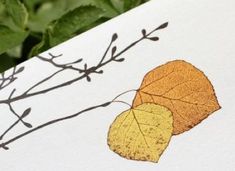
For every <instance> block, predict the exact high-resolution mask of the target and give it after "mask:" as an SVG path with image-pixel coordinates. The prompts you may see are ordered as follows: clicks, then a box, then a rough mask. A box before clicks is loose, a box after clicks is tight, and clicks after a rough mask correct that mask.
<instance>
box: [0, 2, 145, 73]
mask: <svg viewBox="0 0 235 171" xmlns="http://www.w3.org/2000/svg"><path fill="white" fill-rule="evenodd" d="M146 1H148V0H0V71H1V68H6V69H7V68H8V67H9V66H12V65H14V64H15V63H16V61H17V62H18V63H19V62H22V61H24V60H26V59H27V57H28V55H29V56H30V57H31V56H35V55H37V54H39V53H41V52H43V51H46V50H48V49H49V48H51V47H53V46H55V45H57V44H59V43H62V42H64V41H66V40H68V39H70V38H72V37H73V36H76V35H78V34H80V33H83V32H85V31H87V30H89V29H91V28H93V27H95V26H97V25H99V24H101V23H104V22H106V21H107V20H109V19H111V18H113V17H115V16H117V15H119V14H121V13H123V12H125V11H127V10H129V9H131V8H134V7H136V6H138V5H140V4H142V3H144V2H146ZM25 30H27V31H25ZM1 54H2V55H1ZM3 56H4V58H3ZM7 58H9V60H7ZM14 58H15V59H14ZM17 58H19V59H17ZM3 59H4V60H3ZM4 63H6V64H4ZM4 65H5V66H4ZM6 66H7V67H6Z"/></svg>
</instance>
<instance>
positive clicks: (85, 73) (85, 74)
mask: <svg viewBox="0 0 235 171" xmlns="http://www.w3.org/2000/svg"><path fill="white" fill-rule="evenodd" d="M167 25H168V23H164V24H162V25H160V26H159V27H158V28H156V29H154V30H152V31H151V32H149V33H148V34H147V33H146V30H142V34H143V35H142V37H141V38H140V39H138V40H136V41H134V42H133V43H131V44H130V45H129V46H127V47H126V48H124V49H123V50H121V51H120V52H119V53H116V50H117V47H116V46H114V47H113V48H112V51H111V57H110V58H109V59H108V60H105V59H106V57H107V54H108V52H109V50H110V49H111V47H112V44H113V43H114V42H115V41H116V39H117V38H118V35H117V34H116V33H115V34H113V36H112V39H111V42H110V44H109V45H108V47H107V49H106V51H105V53H104V55H103V56H102V58H101V60H100V61H99V63H98V64H97V65H95V66H92V67H88V66H87V64H84V69H80V68H75V67H74V66H73V64H76V63H79V62H81V61H82V59H79V60H77V61H75V62H72V63H67V64H57V63H56V62H55V61H54V59H55V58H58V57H61V55H58V56H54V55H52V54H49V55H50V56H51V58H50V59H48V58H44V57H42V56H38V58H39V59H40V60H43V61H45V62H48V63H50V64H52V65H53V66H55V67H57V68H60V70H58V71H57V72H55V73H54V74H52V75H50V76H48V77H47V78H45V79H43V80H41V81H40V82H38V83H36V84H35V85H33V86H32V87H30V88H29V89H28V90H26V91H25V92H24V93H23V94H21V95H18V96H16V97H13V98H9V99H6V100H0V104H11V103H13V102H15V101H19V100H22V99H26V98H29V97H33V96H36V95H41V94H45V93H48V92H50V91H53V90H56V89H59V88H63V87H66V86H69V85H71V84H73V83H75V82H77V81H79V80H82V79H83V78H86V79H87V81H91V77H90V75H91V74H93V73H95V74H102V73H103V71H102V70H99V69H100V68H102V67H103V66H105V65H107V64H109V63H111V62H123V61H124V60H125V59H124V58H119V57H120V56H121V55H122V54H123V53H125V52H126V51H127V50H129V49H130V48H132V47H134V46H135V45H136V44H138V43H139V42H141V41H143V40H145V39H146V40H151V41H158V40H159V38H158V37H150V35H151V34H152V33H154V32H155V31H157V30H160V29H164V28H166V27H167ZM115 53H116V54H115ZM67 69H71V70H74V71H76V72H79V74H81V75H80V76H79V77H77V78H75V79H72V80H69V81H67V82H64V83H61V84H59V85H56V86H53V87H50V88H47V89H44V90H40V91H37V92H32V93H30V92H31V91H32V90H33V89H34V88H36V87H38V86H39V85H41V84H43V83H44V82H46V81H48V80H50V79H51V78H53V77H54V76H56V75H57V74H59V73H61V72H63V71H65V70H67ZM21 71H22V68H20V69H19V70H18V71H16V72H15V71H13V72H15V73H19V72H21ZM13 75H14V74H13ZM2 77H3V76H2ZM12 78H13V76H12ZM0 90H1V88H0ZM17 116H18V120H17V121H16V122H14V123H13V124H12V125H11V126H10V127H9V128H8V129H7V130H6V131H5V132H4V134H3V135H2V136H0V137H3V136H4V135H6V133H8V132H9V131H10V130H11V129H12V128H14V126H16V125H17V124H18V123H19V122H20V121H21V122H22V123H24V124H25V122H23V120H22V119H23V117H20V116H19V115H17ZM27 124H28V123H26V125H27ZM34 129H36V128H34Z"/></svg>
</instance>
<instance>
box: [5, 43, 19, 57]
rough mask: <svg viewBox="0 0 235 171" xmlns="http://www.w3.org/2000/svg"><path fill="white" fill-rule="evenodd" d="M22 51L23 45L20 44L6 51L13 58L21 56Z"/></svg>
mask: <svg viewBox="0 0 235 171" xmlns="http://www.w3.org/2000/svg"><path fill="white" fill-rule="evenodd" d="M21 51H22V45H19V46H16V47H14V48H12V49H9V50H7V51H6V53H7V55H9V56H11V57H12V58H20V55H21Z"/></svg>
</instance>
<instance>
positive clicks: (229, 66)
mask: <svg viewBox="0 0 235 171" xmlns="http://www.w3.org/2000/svg"><path fill="white" fill-rule="evenodd" d="M234 6H235V2H234V1H233V0H225V1H220V0H207V1H203V0H198V1H195V0H194V1H193V0H172V1H165V0H152V1H151V2H149V3H146V4H144V5H142V6H140V7H138V8H136V9H134V10H131V11H129V12H127V13H125V14H123V15H121V16H119V17H117V18H115V19H113V20H111V21H109V22H107V23H105V24H102V25H101V26H98V27H96V28H94V29H92V30H90V31H88V32H86V33H84V34H82V35H80V36H77V37H75V38H73V39H71V40H69V41H67V42H65V43H63V44H61V45H59V46H57V47H55V48H52V49H50V50H48V51H47V52H45V53H43V54H41V56H43V57H48V58H49V57H50V56H49V55H48V53H52V54H54V55H58V54H63V57H61V58H58V59H59V60H58V61H57V62H58V63H60V64H63V63H69V62H73V61H74V60H77V59H79V58H83V61H82V62H81V63H79V64H78V66H80V67H83V65H84V64H85V63H87V65H88V67H90V66H93V65H95V64H97V62H98V61H99V60H100V59H101V57H102V55H103V53H104V51H105V50H106V48H107V46H108V44H109V42H110V39H111V37H112V35H113V33H117V34H118V39H117V41H116V42H115V45H116V46H117V52H120V51H121V50H122V49H124V48H125V47H127V46H128V45H129V44H130V43H132V42H134V41H135V40H137V39H139V38H140V37H141V36H142V35H141V30H142V29H143V28H145V29H146V30H147V32H149V31H151V30H153V29H154V28H156V27H158V26H159V25H161V24H163V23H165V22H169V26H168V27H167V28H166V29H164V30H160V31H157V32H156V33H154V34H153V35H155V36H159V38H160V40H159V41H157V42H152V41H147V40H144V41H142V42H140V43H139V44H137V45H135V46H134V47H133V48H131V49H129V50H128V51H126V52H125V53H123V54H122V55H121V58H125V59H126V60H125V62H121V63H115V62H114V63H110V65H109V64H108V65H106V66H105V67H103V68H102V70H103V71H104V73H103V74H91V76H90V77H91V82H87V81H86V79H83V80H80V81H78V82H75V83H73V84H71V85H69V86H65V87H63V88H59V89H56V90H53V91H50V92H48V93H45V94H40V95H35V96H32V97H29V98H25V99H22V100H18V101H16V102H14V103H12V106H13V107H14V109H15V110H16V111H17V112H18V113H22V112H24V111H25V109H27V108H29V107H30V108H31V109H32V111H31V113H30V115H29V116H27V117H26V118H25V119H24V120H25V121H27V122H29V123H30V124H32V125H33V126H34V127H35V126H37V125H40V124H42V123H44V122H47V121H49V120H51V119H55V118H58V117H62V116H67V115H71V114H74V113H77V112H79V111H81V110H83V109H85V108H87V107H90V106H94V105H99V104H101V103H104V102H107V101H110V100H112V99H113V98H114V97H115V96H116V95H118V94H120V93H122V92H125V91H127V90H130V89H137V88H138V87H139V85H140V84H141V82H142V79H143V77H144V75H145V74H146V73H147V72H148V71H150V70H152V69H153V68H155V67H157V66H159V65H162V64H164V63H166V62H168V61H172V60H175V59H183V60H186V61H188V62H190V63H192V64H193V65H194V66H196V67H197V68H199V69H200V70H202V71H203V72H204V73H205V74H206V75H207V76H208V78H209V79H210V81H211V82H212V84H213V86H214V88H215V91H216V95H217V97H218V101H219V103H220V105H221V106H222V109H221V110H219V111H217V112H215V113H213V114H212V115H211V116H209V117H208V119H206V120H204V121H203V122H202V123H201V124H199V125H198V126H196V127H194V128H193V129H191V130H190V131H188V132H185V133H184V134H181V135H179V136H173V138H172V139H171V142H170V144H169V146H168V148H167V149H166V151H165V152H164V153H163V155H162V156H161V158H160V161H159V162H158V163H151V162H140V161H131V160H127V159H125V158H122V157H120V156H119V155H117V154H115V153H114V152H112V151H111V150H110V149H109V147H108V145H107V133H108V129H109V126H110V125H111V123H112V122H113V120H114V119H115V118H116V116H117V115H118V114H120V113H121V112H122V111H124V110H127V109H128V106H126V105H124V104H113V105H111V106H108V107H105V108H99V109H96V110H92V111H89V112H87V113H84V114H82V115H80V116H78V117H76V118H74V119H71V120H68V121H64V122H60V123H58V124H54V125H52V126H48V127H46V128H44V129H41V130H39V131H36V132H34V133H32V134H30V135H27V136H25V137H23V138H22V139H19V140H18V141H15V142H14V143H12V144H9V145H8V147H9V150H7V151H6V150H3V149H1V151H0V161H1V164H0V170H3V171H52V170H53V171H54V170H56V171H77V170H82V171H90V170H97V171H104V170H107V171H126V170H129V171H131V170H135V171H146V170H148V171H156V170H164V171H167V170H169V171H172V170H174V171H177V170H179V171H184V170H185V171H187V170H195V171H198V170H200V171H208V170H213V171H220V170H223V171H232V170H234V168H235V137H234V133H235V131H234V130H235V124H234V123H235V115H234V113H235V106H234V97H235V77H234V73H235V67H234V66H235V58H234V54H235V48H234V44H235V32H234V30H235V11H234ZM21 66H24V67H25V70H24V71H23V72H21V73H19V74H18V75H17V77H18V79H17V80H16V81H14V82H13V83H12V84H10V85H9V86H7V87H6V88H4V89H3V90H1V91H0V102H1V100H4V99H7V98H8V97H9V95H10V93H11V92H12V90H13V89H14V88H16V92H15V93H14V96H19V95H21V94H22V93H24V92H25V91H26V90H27V89H28V88H30V87H32V86H33V85H34V84H35V83H37V82H38V81H40V80H42V79H44V78H46V77H47V76H48V75H50V74H53V73H54V72H55V71H57V70H58V68H56V67H53V66H52V65H51V64H50V63H48V62H45V61H42V60H39V59H38V58H33V59H31V60H29V61H27V62H25V63H23V64H21V65H20V66H18V67H17V68H20V67H21ZM11 72H12V70H9V71H7V72H6V75H7V74H8V75H9V74H11ZM78 74H79V73H77V72H74V71H69V70H68V71H65V72H63V73H62V74H59V75H58V76H57V77H55V78H53V79H52V80H50V81H48V82H46V83H45V84H42V85H41V86H39V87H37V88H35V89H33V91H32V92H37V91H41V90H43V89H47V88H50V87H53V86H55V85H58V84H61V83H63V82H66V81H68V80H71V79H73V78H76V77H77V75H78ZM133 98H134V93H130V94H128V95H126V96H122V99H124V100H125V101H127V102H129V103H131V102H132V99H133ZM0 113H1V115H0V131H1V132H3V131H5V130H6V128H7V127H8V126H9V125H10V124H12V123H13V122H14V121H16V119H17V118H16V117H15V116H14V115H13V114H12V113H11V111H10V110H9V107H8V105H6V104H0ZM27 130H28V128H26V127H25V126H24V125H23V124H21V123H19V124H18V125H17V126H16V127H15V128H14V129H13V130H12V131H11V132H9V134H7V135H6V136H5V137H4V139H3V140H2V141H0V142H1V143H2V142H5V140H8V139H11V138H12V137H15V136H16V135H19V134H21V133H23V132H25V131H27Z"/></svg>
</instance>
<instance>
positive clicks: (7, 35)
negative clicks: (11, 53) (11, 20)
mask: <svg viewBox="0 0 235 171" xmlns="http://www.w3.org/2000/svg"><path fill="white" fill-rule="evenodd" d="M27 36H28V32H26V31H19V32H16V31H13V30H11V29H10V28H9V27H7V26H4V25H0V40H1V41H0V54H2V53H4V52H6V51H7V50H8V49H11V48H14V47H16V46H18V45H20V44H21V43H22V42H23V41H24V40H25V39H26V37H27Z"/></svg>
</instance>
